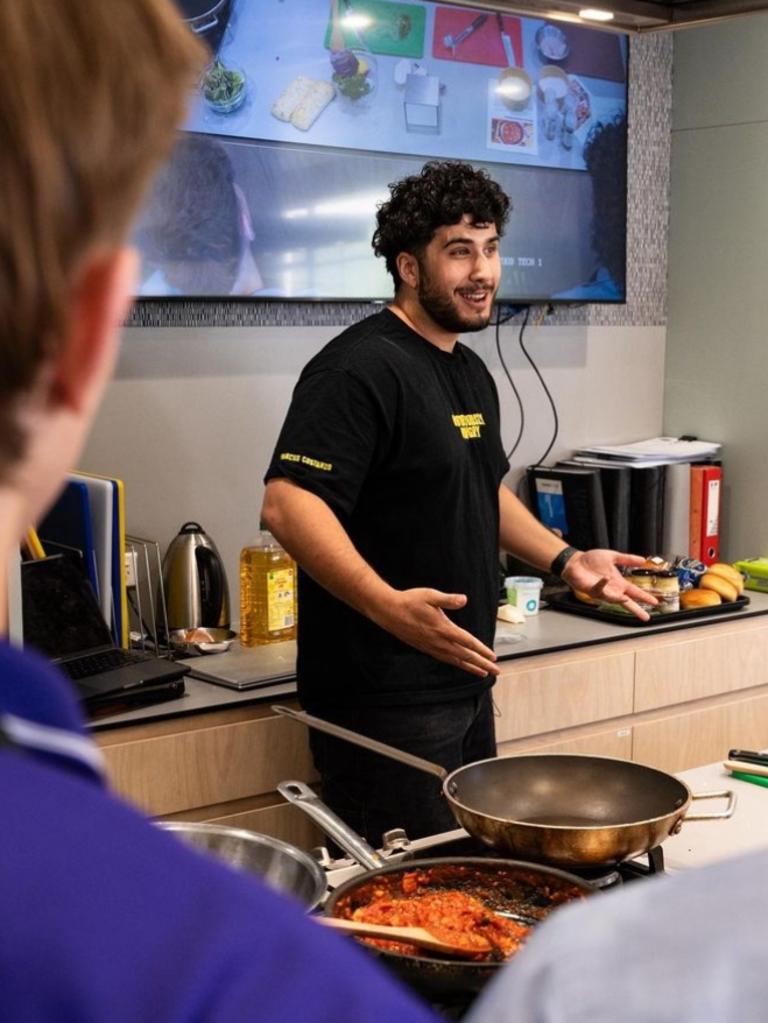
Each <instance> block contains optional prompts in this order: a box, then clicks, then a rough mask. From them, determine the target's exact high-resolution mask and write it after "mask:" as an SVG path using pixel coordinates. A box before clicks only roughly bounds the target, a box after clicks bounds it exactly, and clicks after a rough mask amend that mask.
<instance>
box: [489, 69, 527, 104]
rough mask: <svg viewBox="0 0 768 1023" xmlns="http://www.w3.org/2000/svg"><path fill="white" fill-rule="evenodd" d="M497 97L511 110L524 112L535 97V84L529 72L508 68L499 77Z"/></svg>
mask: <svg viewBox="0 0 768 1023" xmlns="http://www.w3.org/2000/svg"><path fill="white" fill-rule="evenodd" d="M496 95H497V96H498V97H499V99H500V100H501V101H502V103H503V104H504V106H506V107H509V109H510V110H524V109H525V107H527V106H528V104H529V103H530V101H531V96H532V95H533V82H532V80H531V76H530V75H529V74H528V72H527V71H523V69H522V68H520V67H508V68H504V70H503V71H502V72H501V74H500V75H499V82H498V85H497V86H496Z"/></svg>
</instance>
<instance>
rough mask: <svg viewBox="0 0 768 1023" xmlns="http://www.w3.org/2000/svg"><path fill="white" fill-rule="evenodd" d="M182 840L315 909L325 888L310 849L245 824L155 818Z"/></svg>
mask: <svg viewBox="0 0 768 1023" xmlns="http://www.w3.org/2000/svg"><path fill="white" fill-rule="evenodd" d="M155 823H156V825H157V826H158V827H159V828H162V829H163V831H169V832H171V834H174V835H176V836H177V837H178V838H179V839H181V840H182V841H183V842H187V843H188V844H189V845H194V846H196V847H197V848H198V849H199V850H201V851H202V852H206V853H209V854H210V855H212V856H214V857H216V858H217V859H220V860H223V861H224V862H225V863H228V864H229V865H230V867H235V868H236V869H238V870H243V871H245V872H246V873H251V874H256V875H258V876H259V877H260V878H261V879H262V880H263V881H264V883H265V884H267V885H268V886H269V887H270V888H274V889H275V891H278V892H280V893H281V894H283V895H290V896H291V897H293V898H294V899H298V900H299V902H301V903H302V904H303V905H304V906H305V907H306V909H307V910H310V909H314V908H315V906H317V905H318V903H319V902H320V900H321V899H322V898H323V896H324V895H325V892H326V887H327V886H326V881H325V873H324V872H323V868H322V867H321V866H320V864H319V863H318V862H317V861H316V860H314V859H313V858H312V857H311V856H310V855H309V853H306V852H304V851H303V850H302V849H298V848H297V847H296V846H294V845H291V844H290V843H289V842H282V841H281V840H280V839H279V838H272V836H271V835H261V834H259V833H258V832H256V831H247V830H246V829H245V828H230V827H227V826H225V825H222V824H203V823H197V822H195V821H156V822H155Z"/></svg>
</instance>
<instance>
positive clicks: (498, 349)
mask: <svg viewBox="0 0 768 1023" xmlns="http://www.w3.org/2000/svg"><path fill="white" fill-rule="evenodd" d="M514 315H515V313H514V312H511V313H509V314H508V315H507V316H505V317H504V319H503V320H502V318H501V306H498V307H497V309H496V352H497V354H498V356H499V362H500V363H501V368H502V369H503V370H504V374H505V376H506V378H507V380H508V381H509V386H510V387H511V388H512V392H513V394H514V396H515V398H516V399H517V405H518V408H519V409H520V427H519V429H518V431H517V437H516V438H515V443H514V444H513V445H512V447H511V448H510V449H509V451H508V452H507V455H506V457H507V461H509V459H510V458H511V457H512V455H514V453H515V451H517V449H518V447H519V446H520V441H521V440H522V438H523V431H524V430H525V407H524V406H523V400H522V398H521V397H520V392H519V391H518V389H517V387H516V385H515V381H514V380H513V379H512V374H511V373H510V371H509V368H508V366H507V364H506V362H505V361H504V356H503V354H502V351H501V339H500V336H499V327H500V326H501V325H502V323H507V322H508V321H509V320H511V319H512V317H513V316H514ZM530 315H531V307H530V306H526V307H525V319H524V320H523V325H522V327H521V328H520V336H521V337H522V332H523V331H524V330H525V325H526V324H527V323H528V317H529V316H530Z"/></svg>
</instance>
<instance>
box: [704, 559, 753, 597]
mask: <svg viewBox="0 0 768 1023" xmlns="http://www.w3.org/2000/svg"><path fill="white" fill-rule="evenodd" d="M707 571H708V572H714V573H715V575H720V576H722V577H723V579H727V580H728V582H729V583H733V585H734V586H735V587H736V589H737V590H738V591H739V595H741V594H742V593H743V592H744V576H743V575H742V574H741V572H739V571H738V570H737V569H735V568H734V567H733V565H727V564H726V563H725V562H723V561H716V562H715V564H714V565H707Z"/></svg>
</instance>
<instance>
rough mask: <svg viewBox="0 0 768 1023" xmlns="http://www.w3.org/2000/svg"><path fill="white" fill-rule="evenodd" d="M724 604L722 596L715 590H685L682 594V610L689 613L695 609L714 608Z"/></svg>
mask: <svg viewBox="0 0 768 1023" xmlns="http://www.w3.org/2000/svg"><path fill="white" fill-rule="evenodd" d="M720 603H722V602H721V600H720V594H719V593H715V591H714V590H685V591H684V592H683V593H681V594H680V610H681V611H688V610H690V609H691V608H694V607H714V605H715V604H720Z"/></svg>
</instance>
